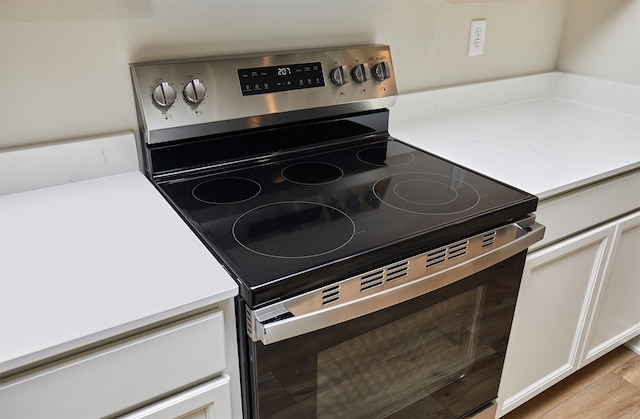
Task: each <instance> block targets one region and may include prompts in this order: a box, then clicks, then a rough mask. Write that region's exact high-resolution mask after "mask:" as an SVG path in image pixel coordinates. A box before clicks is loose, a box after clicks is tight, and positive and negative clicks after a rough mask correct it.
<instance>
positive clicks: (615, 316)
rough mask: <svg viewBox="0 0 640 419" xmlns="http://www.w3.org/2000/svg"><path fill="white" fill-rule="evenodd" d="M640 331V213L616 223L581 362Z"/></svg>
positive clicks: (604, 351)
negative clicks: (612, 244) (606, 266)
mask: <svg viewBox="0 0 640 419" xmlns="http://www.w3.org/2000/svg"><path fill="white" fill-rule="evenodd" d="M638 333H640V213H635V214H632V215H630V216H628V217H625V218H623V219H621V220H620V221H619V222H618V223H617V228H616V235H615V242H614V246H613V249H612V252H611V258H610V260H609V265H608V268H607V272H606V274H605V277H604V279H603V281H602V286H601V288H600V295H599V297H598V302H597V306H596V310H595V313H594V320H593V325H592V327H591V332H590V337H589V341H588V342H589V343H588V345H587V353H586V355H585V359H584V360H583V362H582V364H581V366H582V365H585V364H588V363H589V362H591V361H593V360H595V359H597V358H598V357H599V356H601V355H604V354H605V353H606V352H608V351H609V350H611V349H613V348H615V347H616V346H618V345H620V344H621V343H624V342H626V341H627V340H629V339H631V338H632V337H633V336H636V335H638Z"/></svg>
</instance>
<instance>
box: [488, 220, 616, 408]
mask: <svg viewBox="0 0 640 419" xmlns="http://www.w3.org/2000/svg"><path fill="white" fill-rule="evenodd" d="M614 232H615V225H614V224H608V225H605V226H602V227H600V228H597V229H594V230H591V231H589V232H587V233H584V234H581V235H578V236H576V237H573V238H570V239H567V240H564V241H562V242H560V243H558V244H556V245H553V246H549V247H547V248H544V249H542V250H539V251H536V252H534V253H532V254H530V255H529V256H528V257H527V263H526V264H525V269H524V273H523V277H522V285H521V288H520V294H519V297H518V303H517V305H516V312H515V316H514V323H513V328H512V331H511V336H510V339H509V346H508V348H507V354H506V359H505V368H504V372H503V377H502V381H501V385H500V396H499V407H498V411H499V416H501V415H503V414H505V413H507V412H509V411H511V410H513V409H514V408H516V407H517V406H519V405H520V404H522V403H524V402H525V401H527V400H529V399H530V398H532V397H533V396H535V395H537V394H538V393H540V392H542V391H543V390H545V389H546V388H548V387H550V386H551V385H553V384H555V383H556V382H558V381H560V380H561V379H563V378H564V377H566V376H568V375H569V374H571V373H572V372H574V371H575V370H576V369H577V366H578V361H579V357H580V355H581V348H582V347H583V346H584V340H585V336H584V335H583V334H582V333H581V330H583V326H584V324H585V322H586V320H587V319H588V318H589V317H590V316H589V315H588V314H589V307H590V305H592V300H593V294H594V289H595V286H596V284H597V281H598V278H599V277H601V276H602V273H603V272H604V263H603V262H604V260H605V259H606V256H607V255H608V253H609V248H610V246H611V241H612V238H613V236H614Z"/></svg>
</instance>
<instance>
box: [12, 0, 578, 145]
mask: <svg viewBox="0 0 640 419" xmlns="http://www.w3.org/2000/svg"><path fill="white" fill-rule="evenodd" d="M566 6H567V0H512V1H489V2H486V1H479V2H478V1H476V2H467V1H465V0H413V1H412V0H386V1H385V0H359V1H356V0H323V1H320V0H315V1H308V0H307V1H304V0H290V1H287V0H262V1H247V0H236V1H222V0H206V1H205V0H111V1H108V0H92V1H89V0H29V1H25V0H0V16H1V20H0V31H1V32H0V42H1V43H0V63H1V65H0V122H1V124H0V147H13V146H21V145H28V144H34V143H41V142H49V141H57V140H63V139H73V138H77V137H84V136H90V135H101V134H105V133H112V132H118V131H123V130H135V129H136V117H135V111H134V104H133V96H132V90H131V82H130V77H129V69H128V63H130V62H136V61H144V60H151V59H160V58H176V57H193V56H202V55H205V56H206V55H218V54H228V53H237V52H264V51H271V50H284V49H291V48H306V47H322V46H332V45H348V44H359V43H387V44H390V45H391V51H392V56H393V59H394V64H395V67H396V73H397V79H398V85H399V89H400V91H401V92H403V93H405V92H409V91H415V90H424V89H428V88H433V87H438V86H446V85H452V84H459V83H466V82H472V81H479V80H487V79H497V78H504V77H510V76H515V75H523V74H531V73H539V72H545V71H549V70H553V69H555V65H556V58H557V54H558V51H559V48H560V40H561V34H562V28H563V24H564V20H565V15H566V8H567V7H566ZM474 18H487V22H488V25H487V38H486V47H485V54H484V55H483V56H480V57H467V56H466V49H467V38H468V31H469V22H470V20H471V19H474Z"/></svg>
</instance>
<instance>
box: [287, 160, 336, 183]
mask: <svg viewBox="0 0 640 419" xmlns="http://www.w3.org/2000/svg"><path fill="white" fill-rule="evenodd" d="M343 175H344V172H343V171H342V169H340V168H339V167H338V166H334V165H333V164H330V163H321V162H303V163H294V164H291V165H289V166H287V167H285V168H284V169H282V177H283V178H285V179H286V180H288V181H289V182H293V183H299V184H302V185H324V184H326V183H331V182H335V181H336V180H338V179H340V178H342V176H343Z"/></svg>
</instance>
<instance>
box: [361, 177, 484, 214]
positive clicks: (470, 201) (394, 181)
mask: <svg viewBox="0 0 640 419" xmlns="http://www.w3.org/2000/svg"><path fill="white" fill-rule="evenodd" d="M373 193H374V194H375V195H376V196H377V197H378V199H380V200H381V201H382V202H384V203H385V204H387V205H389V206H391V207H393V208H396V209H399V210H402V211H408V212H412V213H416V214H428V215H446V214H458V213H461V212H464V211H468V210H470V209H472V208H473V207H475V206H476V205H478V202H480V195H479V194H478V191H477V190H476V189H475V188H474V187H473V186H471V185H469V184H468V183H465V182H463V181H462V180H459V179H454V178H449V177H447V176H443V175H437V174H433V173H422V172H411V173H398V174H395V175H391V176H386V177H384V178H382V179H380V180H379V181H377V182H376V183H375V185H373Z"/></svg>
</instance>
